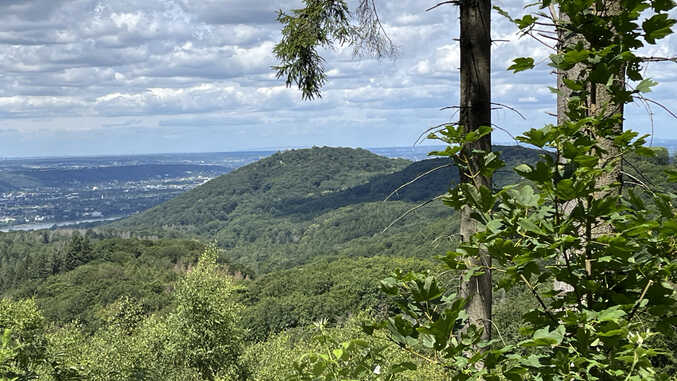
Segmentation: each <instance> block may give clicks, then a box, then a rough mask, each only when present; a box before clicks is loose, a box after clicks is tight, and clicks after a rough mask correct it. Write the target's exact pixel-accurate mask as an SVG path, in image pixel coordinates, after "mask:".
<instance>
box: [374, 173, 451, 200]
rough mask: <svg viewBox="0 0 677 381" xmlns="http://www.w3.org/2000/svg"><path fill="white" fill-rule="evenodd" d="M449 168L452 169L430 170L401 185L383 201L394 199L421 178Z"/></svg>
mask: <svg viewBox="0 0 677 381" xmlns="http://www.w3.org/2000/svg"><path fill="white" fill-rule="evenodd" d="M447 167H451V164H445V165H440V166H439V167H437V168H433V169H431V170H429V171H427V172H425V173H423V174H420V175H418V176H416V178H414V179H413V180H411V181H409V182H407V183H405V184H403V185H400V186H399V187H397V189H395V190H394V191H392V192H391V193H390V194H389V195H388V197H386V198H385V200H383V201H388V200H389V199H390V197H392V196H393V195H394V194H395V193H397V192H398V191H400V190H401V189H402V188H405V187H407V186H408V185H411V184H413V183H415V182H416V181H418V180H419V179H421V178H423V177H425V176H427V175H429V174H431V173H433V172H435V171H438V170H440V169H442V168H447Z"/></svg>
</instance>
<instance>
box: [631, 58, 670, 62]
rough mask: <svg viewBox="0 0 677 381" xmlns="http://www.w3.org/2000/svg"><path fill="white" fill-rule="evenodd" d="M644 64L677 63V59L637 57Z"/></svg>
mask: <svg viewBox="0 0 677 381" xmlns="http://www.w3.org/2000/svg"><path fill="white" fill-rule="evenodd" d="M637 58H639V59H640V60H642V61H644V62H666V61H669V62H677V57H637Z"/></svg>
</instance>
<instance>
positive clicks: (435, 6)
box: [425, 0, 460, 12]
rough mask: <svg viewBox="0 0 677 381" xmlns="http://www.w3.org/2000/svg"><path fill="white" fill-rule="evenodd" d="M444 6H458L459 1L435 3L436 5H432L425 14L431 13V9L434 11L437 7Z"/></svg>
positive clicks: (451, 0)
mask: <svg viewBox="0 0 677 381" xmlns="http://www.w3.org/2000/svg"><path fill="white" fill-rule="evenodd" d="M445 4H453V5H459V4H460V1H459V0H449V1H442V2H441V3H437V4H435V5H433V6H432V7H430V8H428V9H426V10H425V11H426V12H429V11H432V10H433V9H435V8H437V7H441V6H442V5H445Z"/></svg>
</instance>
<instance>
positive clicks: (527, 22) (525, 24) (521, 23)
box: [514, 15, 537, 29]
mask: <svg viewBox="0 0 677 381" xmlns="http://www.w3.org/2000/svg"><path fill="white" fill-rule="evenodd" d="M536 20H537V18H536V17H534V16H532V15H526V16H524V17H522V18H519V19H515V21H514V23H515V24H516V25H517V27H518V28H520V29H526V28H529V27H531V26H533V25H534V23H535V22H536Z"/></svg>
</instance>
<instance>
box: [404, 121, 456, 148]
mask: <svg viewBox="0 0 677 381" xmlns="http://www.w3.org/2000/svg"><path fill="white" fill-rule="evenodd" d="M455 124H458V123H442V124H438V125H437V126H433V127H430V128H428V129H427V130H425V131H423V132H422V133H421V135H419V136H418V139H416V142H414V145H416V144H418V143H419V142H420V141H421V140H423V136H424V135H425V134H427V133H429V132H430V131H433V130H436V129H440V128H444V127H446V126H449V125H452V126H453V125H455Z"/></svg>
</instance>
